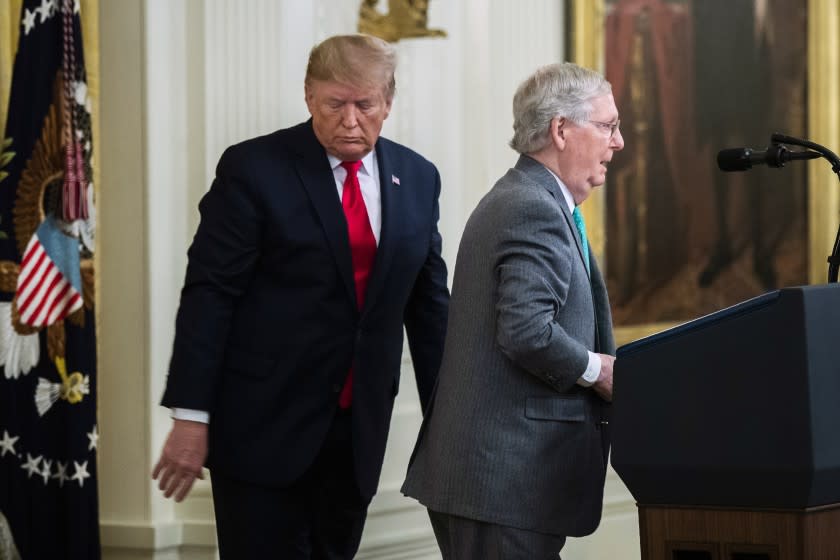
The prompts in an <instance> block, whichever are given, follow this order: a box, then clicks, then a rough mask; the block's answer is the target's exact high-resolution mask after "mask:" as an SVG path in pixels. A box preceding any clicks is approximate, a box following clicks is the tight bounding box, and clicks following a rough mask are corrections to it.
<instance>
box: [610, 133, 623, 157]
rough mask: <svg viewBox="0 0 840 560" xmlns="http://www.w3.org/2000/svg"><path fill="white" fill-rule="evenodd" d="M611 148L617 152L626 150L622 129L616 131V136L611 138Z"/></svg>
mask: <svg viewBox="0 0 840 560" xmlns="http://www.w3.org/2000/svg"><path fill="white" fill-rule="evenodd" d="M610 148H612V149H613V150H615V151H616V152H618V151H620V150H623V149H624V136H622V135H621V129H620V128H617V129H615V134H613V136H612V138H610Z"/></svg>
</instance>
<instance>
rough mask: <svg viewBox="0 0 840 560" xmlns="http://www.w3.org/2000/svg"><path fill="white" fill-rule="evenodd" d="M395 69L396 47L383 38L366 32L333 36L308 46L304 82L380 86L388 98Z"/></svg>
mask: <svg viewBox="0 0 840 560" xmlns="http://www.w3.org/2000/svg"><path fill="white" fill-rule="evenodd" d="M396 68H397V53H396V50H395V49H394V47H392V46H391V45H390V44H389V43H387V42H386V41H383V40H382V39H379V38H378V37H372V36H370V35H361V34H360V35H336V36H334V37H330V38H328V39H325V40H324V41H322V42H321V43H319V44H317V45H315V46H314V47H313V48H312V51H311V52H310V53H309V64H308V65H307V66H306V80H305V82H304V83H305V85H306V87H307V88H309V87H311V85H312V82H313V81H324V82H339V83H343V84H348V85H352V86H363V87H382V88H383V89H384V92H385V97H386V98H387V99H388V100H391V99H393V97H394V93H395V92H396V81H395V80H394V72H395V71H396Z"/></svg>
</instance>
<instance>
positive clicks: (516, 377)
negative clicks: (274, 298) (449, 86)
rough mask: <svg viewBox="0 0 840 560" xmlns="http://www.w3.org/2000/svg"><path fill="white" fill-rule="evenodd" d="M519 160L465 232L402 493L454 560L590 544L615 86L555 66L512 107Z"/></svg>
mask: <svg viewBox="0 0 840 560" xmlns="http://www.w3.org/2000/svg"><path fill="white" fill-rule="evenodd" d="M513 114H514V125H513V128H514V137H513V140H512V141H511V146H512V147H513V148H514V149H515V150H516V151H517V152H519V153H520V154H522V155H521V156H520V158H519V161H518V162H517V163H516V166H515V167H514V168H513V169H511V170H509V171H508V172H507V173H506V174H505V175H504V176H503V177H502V178H501V179H499V181H498V182H497V183H496V185H495V186H494V187H493V188H492V189H491V190H490V192H489V193H488V194H487V195H486V196H485V197H484V198H483V199H482V200H481V202H479V204H478V206H477V207H476V209H475V210H474V211H473V213H472V215H471V216H470V219H469V220H468V222H467V226H466V229H465V230H464V235H463V237H462V239H461V246H460V248H459V250H458V259H457V262H456V265H455V276H454V280H453V286H452V302H451V305H450V314H449V324H448V327H447V334H446V347H445V351H444V356H443V363H442V365H441V371H440V376H439V379H438V384H437V388H436V390H435V393H434V396H433V400H432V404H431V407H430V409H429V410H427V411H426V418H425V421H424V425H423V428H422V429H421V434H420V436H419V438H418V442H417V446H416V448H415V451H414V456H413V457H412V462H411V466H410V467H409V471H408V476H407V478H406V481H405V485H404V486H403V492H404V493H405V494H406V495H408V496H412V497H415V498H417V499H418V500H419V501H420V502H421V503H422V504H423V505H425V506H426V507H427V508H428V509H429V516H430V518H431V521H432V526H433V528H434V531H435V536H436V537H437V540H438V544H439V545H440V548H441V551H442V553H443V558H444V559H445V560H449V559H457V560H468V559H475V560H480V559H486V558H504V559H505V560H516V559H522V560H545V559H548V558H553V559H556V558H557V556H558V554H559V552H560V550H561V548H562V547H563V545H564V544H565V540H566V537H567V536H580V535H586V534H589V533H591V532H593V531H594V530H595V528H596V526H597V525H598V522H599V519H600V515H601V502H602V498H603V489H604V477H605V474H606V468H607V454H608V451H609V435H608V433H607V426H608V412H609V411H608V409H609V404H608V403H609V401H610V400H611V399H612V371H613V361H614V357H613V354H614V353H615V343H614V340H613V335H612V320H611V316H610V307H609V300H608V298H607V292H606V288H605V286H604V280H603V278H602V276H601V273H600V271H599V270H598V265H597V263H596V262H595V258H594V257H593V255H592V254H591V252H590V251H589V247H588V243H587V238H586V235H585V228H584V226H583V218H582V216H580V210H579V209H578V205H579V204H581V203H582V202H583V201H584V200H586V198H587V197H589V195H590V193H591V192H592V190H593V189H594V188H595V187H597V186H599V185H601V184H603V183H604V180H605V176H606V172H607V165H608V162H609V161H610V160H611V159H612V157H613V154H614V153H615V152H616V151H618V150H621V149H622V148H623V147H624V140H623V139H622V136H621V131H620V130H619V128H618V127H619V120H618V110H617V109H616V107H615V102H614V101H613V96H612V93H611V88H610V84H609V83H608V82H606V80H604V78H603V77H602V76H601V75H600V74H597V73H595V72H592V71H591V70H586V69H584V68H581V67H579V66H576V65H574V64H570V63H566V64H554V65H549V66H546V67H543V68H540V69H539V70H537V71H536V72H535V73H534V74H533V75H532V76H530V77H529V78H528V79H526V80H525V82H523V84H522V85H521V86H520V87H519V89H518V90H517V92H516V95H515V97H514V100H513Z"/></svg>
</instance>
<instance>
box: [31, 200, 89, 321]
mask: <svg viewBox="0 0 840 560" xmlns="http://www.w3.org/2000/svg"><path fill="white" fill-rule="evenodd" d="M81 292H82V279H81V274H80V273H79V242H78V240H76V239H74V238H72V237H70V236H68V235H65V234H64V233H63V232H62V231H61V230H60V229H59V228H58V226H57V225H56V222H55V218H53V217H52V216H48V217H47V219H46V220H44V222H43V223H42V224H41V225H40V227H38V229H37V231H35V235H33V236H32V239H31V240H30V241H29V244H28V245H27V246H26V250H25V251H24V253H23V260H22V261H21V263H20V275H19V276H18V281H17V292H16V294H15V299H16V300H17V308H18V312H19V313H20V321H21V323H24V324H26V325H30V326H33V327H44V326H48V325H52V324H53V323H55V322H56V321H60V320H61V319H64V318H65V317H67V316H68V315H69V314H70V313H73V312H74V311H76V310H77V309H79V308H80V307H81V306H82V305H83V304H84V300H83V299H82V294H81Z"/></svg>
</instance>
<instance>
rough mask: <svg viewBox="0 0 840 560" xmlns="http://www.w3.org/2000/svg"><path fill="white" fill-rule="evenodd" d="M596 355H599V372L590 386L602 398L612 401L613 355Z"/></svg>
mask: <svg viewBox="0 0 840 560" xmlns="http://www.w3.org/2000/svg"><path fill="white" fill-rule="evenodd" d="M598 355H599V356H600V357H601V372H600V373H599V374H598V380H597V381H596V382H595V383H593V384H592V388H593V389H594V390H595V392H596V393H598V396H600V397H601V398H602V399H604V400H605V401H607V402H612V392H613V364H615V356H610V355H609V354H598Z"/></svg>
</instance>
